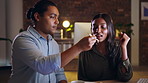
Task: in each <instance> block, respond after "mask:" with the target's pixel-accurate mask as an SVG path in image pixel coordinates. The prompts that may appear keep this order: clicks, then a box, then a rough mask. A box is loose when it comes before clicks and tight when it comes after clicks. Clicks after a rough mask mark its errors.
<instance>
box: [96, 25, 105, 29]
mask: <svg viewBox="0 0 148 83" xmlns="http://www.w3.org/2000/svg"><path fill="white" fill-rule="evenodd" d="M99 27H101V28H102V29H106V28H107V26H106V25H100V26H99ZM99 27H98V26H94V29H97V28H99Z"/></svg>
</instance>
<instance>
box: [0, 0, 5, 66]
mask: <svg viewBox="0 0 148 83" xmlns="http://www.w3.org/2000/svg"><path fill="white" fill-rule="evenodd" d="M5 7H6V3H5V0H1V1H0V11H1V13H0V30H1V32H0V38H5V37H6V11H5V10H6V8H5ZM4 55H6V42H5V41H2V40H0V65H4V64H5V63H6V56H4Z"/></svg>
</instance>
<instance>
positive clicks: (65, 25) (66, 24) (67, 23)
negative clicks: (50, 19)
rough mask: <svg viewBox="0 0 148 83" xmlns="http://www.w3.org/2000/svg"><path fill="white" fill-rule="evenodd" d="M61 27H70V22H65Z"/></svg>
mask: <svg viewBox="0 0 148 83" xmlns="http://www.w3.org/2000/svg"><path fill="white" fill-rule="evenodd" d="M62 25H63V27H65V28H68V27H69V25H70V22H69V21H68V20H65V21H64V22H63V24H62Z"/></svg>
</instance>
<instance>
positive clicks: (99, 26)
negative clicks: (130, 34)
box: [92, 18, 108, 42]
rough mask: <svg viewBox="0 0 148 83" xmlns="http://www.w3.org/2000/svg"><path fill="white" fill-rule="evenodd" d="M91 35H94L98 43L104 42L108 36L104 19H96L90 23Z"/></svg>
mask: <svg viewBox="0 0 148 83" xmlns="http://www.w3.org/2000/svg"><path fill="white" fill-rule="evenodd" d="M92 33H93V34H95V35H96V37H97V39H98V40H100V42H103V41H104V40H106V38H107V35H108V29H107V24H106V22H105V20H104V19H102V18H97V19H95V20H94V21H93V22H92Z"/></svg>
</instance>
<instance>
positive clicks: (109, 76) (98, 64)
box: [78, 43, 133, 81]
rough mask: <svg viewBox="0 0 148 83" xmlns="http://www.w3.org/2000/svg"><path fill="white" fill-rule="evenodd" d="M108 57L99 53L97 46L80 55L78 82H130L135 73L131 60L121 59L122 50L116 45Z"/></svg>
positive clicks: (111, 47) (112, 47)
mask: <svg viewBox="0 0 148 83" xmlns="http://www.w3.org/2000/svg"><path fill="white" fill-rule="evenodd" d="M109 48H110V49H109V53H108V55H103V54H101V53H99V52H98V51H97V49H96V45H94V46H93V48H92V49H91V50H89V51H84V52H82V53H80V55H79V68H78V80H84V81H100V80H119V81H129V80H130V79H131V78H132V76H133V71H132V67H131V64H130V62H129V60H128V59H127V60H125V61H123V60H122V59H121V54H122V53H121V48H120V46H119V45H118V44H117V43H116V44H115V45H113V46H109Z"/></svg>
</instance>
